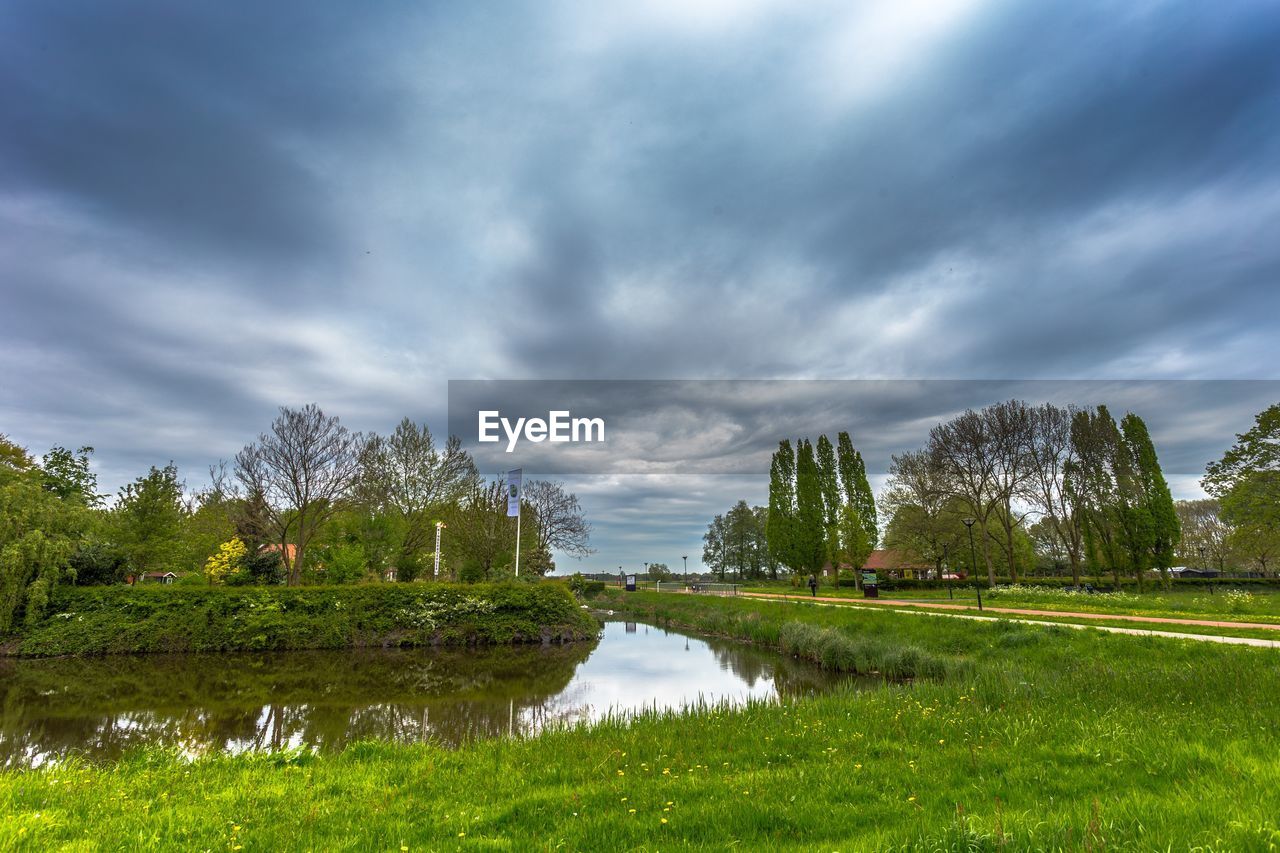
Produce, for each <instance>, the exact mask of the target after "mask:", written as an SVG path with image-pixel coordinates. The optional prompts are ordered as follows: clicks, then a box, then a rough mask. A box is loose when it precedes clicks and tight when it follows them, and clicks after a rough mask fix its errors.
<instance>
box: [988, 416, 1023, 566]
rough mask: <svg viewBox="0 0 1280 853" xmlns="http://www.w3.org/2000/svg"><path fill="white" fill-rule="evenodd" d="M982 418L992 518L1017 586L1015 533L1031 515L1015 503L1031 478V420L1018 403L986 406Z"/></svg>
mask: <svg viewBox="0 0 1280 853" xmlns="http://www.w3.org/2000/svg"><path fill="white" fill-rule="evenodd" d="M981 416H982V419H983V420H984V421H985V422H986V429H987V434H988V435H989V436H990V439H991V448H992V450H993V452H994V459H995V465H994V466H993V469H992V480H991V483H992V486H993V487H994V503H995V512H994V513H993V516H994V518H995V519H996V521H998V522H999V524H1000V536H999V541H1000V547H1001V548H1002V549H1003V550H1004V552H1005V562H1006V563H1007V565H1008V566H1009V577H1010V580H1012V581H1013V582H1014V583H1017V582H1018V564H1019V562H1020V560H1019V557H1018V546H1019V543H1018V539H1017V536H1016V534H1015V532H1014V531H1015V530H1017V529H1018V528H1020V527H1021V526H1022V522H1023V521H1024V520H1025V519H1026V518H1027V516H1028V515H1029V514H1030V513H1029V509H1028V508H1026V507H1022V506H1020V505H1019V502H1018V499H1019V498H1021V497H1022V496H1023V495H1024V494H1025V493H1026V491H1027V483H1028V481H1029V480H1030V479H1031V476H1032V449H1033V444H1034V441H1033V416H1032V413H1031V409H1030V408H1028V407H1027V404H1026V403H1024V402H1022V401H1021V400H1008V401H1006V402H1003V403H996V404H994V405H991V406H987V407H986V408H985V409H983V410H982V412H981ZM988 535H989V534H988Z"/></svg>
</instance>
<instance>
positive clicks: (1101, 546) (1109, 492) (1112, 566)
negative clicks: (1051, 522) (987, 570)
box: [1064, 406, 1123, 589]
mask: <svg viewBox="0 0 1280 853" xmlns="http://www.w3.org/2000/svg"><path fill="white" fill-rule="evenodd" d="M1120 443H1121V442H1120V430H1119V428H1117V427H1116V422H1115V419H1114V418H1112V417H1111V413H1110V412H1109V411H1108V410H1107V407H1106V406H1098V408H1097V410H1096V411H1079V412H1076V413H1075V415H1074V416H1073V417H1072V420H1071V446H1072V453H1073V459H1072V460H1070V461H1069V462H1068V463H1067V464H1066V465H1065V466H1064V467H1065V477H1066V480H1065V484H1064V487H1065V489H1066V491H1067V495H1068V500H1069V501H1070V503H1071V508H1072V514H1073V515H1074V516H1075V517H1076V518H1077V519H1079V523H1080V526H1081V531H1082V534H1083V538H1084V555H1085V560H1086V563H1087V564H1088V565H1089V567H1090V568H1091V569H1092V570H1093V572H1094V574H1095V575H1099V574H1101V573H1102V571H1104V570H1110V571H1111V572H1112V573H1113V574H1114V576H1115V582H1116V588H1117V589H1118V588H1119V586H1120V569H1121V565H1122V564H1123V556H1122V554H1123V543H1122V534H1121V530H1120V523H1119V522H1120V519H1119V510H1120V507H1121V498H1120V487H1119V484H1118V483H1117V478H1116V472H1115V463H1116V459H1117V457H1118V455H1119V453H1120V450H1119V447H1120Z"/></svg>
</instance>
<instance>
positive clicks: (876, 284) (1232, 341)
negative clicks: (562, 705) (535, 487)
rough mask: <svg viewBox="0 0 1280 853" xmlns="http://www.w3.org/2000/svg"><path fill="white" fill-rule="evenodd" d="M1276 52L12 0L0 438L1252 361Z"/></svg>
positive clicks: (1154, 20) (775, 19) (1253, 372)
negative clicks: (689, 384)
mask: <svg viewBox="0 0 1280 853" xmlns="http://www.w3.org/2000/svg"><path fill="white" fill-rule="evenodd" d="M1277 41H1280V9H1277V8H1276V7H1275V6H1274V4H1270V3H1265V2H1260V1H1259V0H1252V2H1250V1H1249V0H1247V1H1246V2H1243V3H1239V4H1233V5H1232V6H1230V8H1224V7H1219V6H1214V7H1212V8H1210V7H1208V6H1205V5H1203V4H1197V3H1193V2H1190V0H1165V2H1142V3H1132V4H1128V5H1126V6H1125V7H1124V8H1122V9H1117V8H1116V6H1115V5H1114V4H1108V3H1101V2H1081V3H1070V4H1055V3H1036V2H1033V3H1011V2H1005V0H984V2H979V1H978V0H949V2H946V3H939V2H928V3H914V2H913V3H897V4H893V5H892V6H891V7H886V6H884V5H883V4H873V3H855V4H848V3H834V2H831V3H828V2H818V3H812V4H804V5H796V4H785V3H777V2H770V0H759V2H753V3H750V4H746V5H743V4H736V3H735V4H728V3H698V4H688V3H683V4H682V3H671V2H667V1H666V0H655V2H650V3H641V4H629V5H626V6H625V7H624V6H618V5H607V4H606V5H601V4H594V5H593V4H582V3H568V2H562V3H558V4H550V5H549V4H532V3H528V4H512V5H508V6H504V7H503V8H502V9H500V10H499V9H493V8H486V7H482V6H455V7H439V8H436V7H429V6H423V5H421V4H412V3H407V2H396V0H379V2H372V3H365V4H361V5H360V6H358V7H349V8H347V7H316V6H315V5H314V4H310V3H303V2H298V1H297V0H292V1H290V0H284V1H283V2H276V3H272V4H270V5H268V6H263V7H257V6H254V7H250V6H248V5H246V4H234V3H233V4H220V5H216V6H189V5H187V6H175V5H173V4H164V3H157V2H153V0H132V2H123V3H116V4H112V6H110V7H109V8H108V7H104V6H102V5H100V4H95V3H92V2H88V0H81V2H74V0H73V2H64V3H58V4H48V3H38V2H19V3H16V4H13V5H11V6H10V7H9V8H7V9H6V10H5V13H4V20H3V25H2V26H0V75H2V76H3V79H4V80H5V83H6V85H5V86H3V87H0V124H2V125H3V126H4V127H5V128H6V131H7V132H6V133H5V134H3V135H0V294H2V296H0V298H2V299H3V302H2V303H0V368H3V370H4V375H5V377H6V378H5V382H4V383H3V385H0V428H2V429H3V430H4V431H5V432H7V433H10V434H12V435H14V436H15V437H16V438H18V439H19V440H20V441H23V442H24V443H27V444H29V445H31V446H32V447H33V448H34V449H36V450H37V451H43V450H44V449H45V448H46V447H48V446H49V445H51V444H53V443H65V444H79V443H91V444H94V445H95V446H97V447H98V457H97V458H98V465H99V466H100V471H101V473H102V475H103V479H104V482H105V483H108V484H109V485H110V486H112V487H115V486H118V485H120V483H122V482H124V481H126V480H128V479H130V478H131V477H132V476H133V475H134V474H136V473H138V472H140V471H141V470H143V469H145V467H146V466H147V465H150V464H159V463H163V462H165V461H167V459H169V458H174V459H175V460H176V461H177V462H178V463H179V465H180V466H181V467H183V469H184V470H185V471H187V472H188V473H189V474H192V477H193V479H196V475H195V474H194V472H198V471H201V470H203V468H204V466H206V465H207V464H208V463H209V462H211V461H214V460H215V459H216V458H218V457H220V456H225V455H227V454H228V453H229V452H233V451H234V449H235V448H237V447H238V446H240V445H241V444H242V443H243V442H244V441H246V440H248V439H249V438H250V437H251V436H252V435H254V434H256V432H257V431H259V430H260V429H262V428H263V427H264V426H265V425H266V423H267V422H268V421H269V420H270V417H271V415H272V413H273V412H274V409H275V407H276V406H277V405H279V404H284V403H300V402H305V401H311V400H314V401H317V402H319V403H321V404H322V405H323V406H325V407H326V408H327V409H329V410H330V411H333V412H335V413H337V414H339V415H341V416H343V418H344V420H346V421H348V422H350V424H351V425H352V426H354V427H356V428H360V429H378V430H382V431H386V430H389V429H390V428H391V427H392V426H393V425H394V423H395V422H396V421H398V420H399V418H400V417H402V416H404V415H406V414H407V415H410V416H412V417H415V418H418V419H428V420H430V421H432V422H433V423H434V424H435V425H437V431H439V426H438V425H439V424H440V423H442V422H443V419H444V416H445V389H446V384H445V383H446V381H447V380H449V379H459V378H533V379H545V378H593V379H610V380H612V379H668V378H717V379H735V378H780V379H794V378H833V377H834V378H875V377H889V378H916V379H924V378H955V379H1007V378H1019V377H1021V378H1032V379H1043V378H1092V379H1126V378H1128V379H1142V378H1148V379H1149V378H1198V379H1206V378H1224V379H1230V378H1252V379H1265V378H1274V377H1275V376H1276V374H1275V368H1274V365H1275V364H1276V363H1277V358H1276V356H1277V352H1276V345H1275V341H1276V340H1277V339H1280V321H1278V320H1277V319H1276V318H1277V317H1280V311H1278V310H1277V309H1280V289H1278V288H1276V287H1275V282H1276V280H1277V275H1278V274H1280V246H1277V244H1276V242H1275V241H1274V239H1271V235H1272V234H1274V233H1276V232H1277V230H1278V229H1280V170H1278V169H1277V165H1280V143H1277V140H1280V133H1277V130H1278V129H1280V102H1278V101H1277V100H1276V99H1275V97H1274V83H1273V81H1274V80H1276V79H1280V52H1277V51H1275V49H1274V45H1275V44H1276V43H1277ZM939 402H942V401H939ZM886 405H887V404H886ZM909 410H910V406H909V405H908V404H906V403H904V404H903V411H904V412H908V413H909ZM717 411H718V409H717ZM885 411H886V412H890V410H889V409H888V408H886V409H885ZM1236 414H1238V413H1237V412H1236V411H1235V410H1234V409H1233V410H1232V418H1231V419H1234V418H1235V416H1236ZM925 417H926V415H923V414H920V413H916V414H913V415H910V417H909V418H907V419H906V420H898V421H895V420H894V419H893V418H892V417H885V418H884V419H883V420H882V422H883V423H884V424H886V425H887V426H885V429H886V431H887V434H889V435H892V436H893V437H894V438H895V440H896V438H897V437H898V436H899V435H900V434H903V433H912V434H914V433H916V432H918V431H919V428H920V427H921V425H922V420H921V419H923V418H925ZM1193 420H1194V419H1193ZM1226 420H1229V419H1223V420H1222V422H1221V425H1222V426H1223V427H1224V428H1226ZM732 422H733V423H738V421H736V420H734V421H732ZM889 424H896V426H888V425H889ZM693 426H694V424H692V423H691V422H690V421H689V418H688V415H687V414H686V416H685V417H684V418H683V419H682V418H672V419H671V420H670V421H669V422H664V424H662V428H664V429H671V430H672V431H673V432H672V433H671V434H670V436H667V438H672V437H674V438H680V437H682V436H688V435H692V430H693ZM800 426H802V425H801V424H799V423H796V422H795V421H794V419H793V418H790V417H789V416H788V415H787V414H786V413H785V410H783V411H782V412H781V414H780V415H779V414H778V413H776V412H775V416H772V417H769V418H765V417H759V418H756V417H748V418H743V419H741V424H740V429H739V431H738V432H734V433H728V434H723V435H722V434H720V433H716V435H717V439H718V440H719V441H720V443H721V444H722V445H723V446H724V447H726V448H730V449H734V448H739V447H752V448H754V447H756V446H757V443H758V444H763V443H764V437H765V436H766V435H771V434H773V433H775V432H777V431H779V430H782V431H783V432H789V433H796V432H798V431H799V427H800ZM1243 426H1247V424H1244V425H1240V424H1234V425H1233V426H1232V427H1231V428H1230V429H1232V430H1238V429H1240V428H1243ZM1212 428H1214V425H1213V424H1211V423H1204V424H1203V425H1202V426H1201V427H1200V429H1201V435H1208V430H1210V429H1212ZM652 432H653V435H652V437H651V440H660V439H662V438H663V437H664V436H663V434H662V433H661V432H660V430H659V429H658V428H657V426H655V428H654V430H653V431H652ZM887 443H892V442H887ZM681 447H682V449H681V451H680V452H685V448H684V446H683V445H682V446H681ZM641 449H642V448H641ZM687 452H688V453H689V454H690V455H691V456H693V455H696V454H697V453H699V452H701V451H700V450H699V449H698V448H697V447H695V446H693V445H692V444H690V445H689V446H688V447H687ZM1197 452H1199V451H1197ZM1193 455H1194V454H1193ZM1187 458H1188V462H1187V463H1186V465H1187V466H1190V467H1194V466H1193V465H1192V462H1191V461H1190V460H1191V457H1190V456H1188V457H1187ZM1179 464H1182V463H1179ZM1197 464H1198V463H1197ZM670 494H674V492H672V493H670ZM744 496H745V495H744ZM672 505H678V504H672ZM618 509H619V511H621V509H622V507H618ZM649 529H650V530H651V532H652V535H653V536H654V537H657V538H656V539H655V540H654V541H661V537H662V536H663V534H662V532H661V529H660V527H659V526H658V525H652V526H651V527H650V528H649ZM602 542H604V543H605V544H603V545H602V546H601V551H602V554H603V552H604V551H605V550H606V549H607V547H608V545H607V542H605V540H602ZM680 547H681V548H684V547H691V546H687V545H682V546H680Z"/></svg>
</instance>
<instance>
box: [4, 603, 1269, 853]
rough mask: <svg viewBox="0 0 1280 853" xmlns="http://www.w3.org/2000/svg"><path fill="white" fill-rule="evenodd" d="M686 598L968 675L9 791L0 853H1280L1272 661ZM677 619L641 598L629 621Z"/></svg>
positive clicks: (135, 765) (105, 775)
mask: <svg viewBox="0 0 1280 853" xmlns="http://www.w3.org/2000/svg"><path fill="white" fill-rule="evenodd" d="M689 598H690V599H692V600H693V602H694V603H696V604H698V605H699V606H700V607H701V608H702V609H703V610H705V613H706V616H707V618H708V619H717V618H718V619H722V620H725V623H726V624H728V622H730V621H734V620H736V621H738V622H740V623H742V624H754V625H758V626H761V627H759V630H761V631H765V632H769V631H772V630H773V628H772V627H770V626H771V625H773V624H776V622H777V620H780V619H782V618H783V617H785V619H786V620H787V621H794V622H799V623H802V624H804V625H808V626H810V627H812V628H814V629H822V630H826V629H831V630H833V631H836V632H839V633H840V634H842V635H844V636H846V637H848V638H850V639H856V638H860V637H867V636H873V637H876V638H878V640H879V641H880V642H882V643H884V644H886V645H894V644H901V645H905V646H914V647H918V648H919V649H920V650H921V651H923V652H925V653H927V654H929V655H933V656H937V657H938V658H939V659H941V660H944V661H960V662H962V663H963V665H962V666H960V667H958V668H957V669H955V670H954V671H950V672H948V673H947V674H946V675H944V676H943V677H942V678H940V679H918V680H916V681H915V682H914V683H912V684H910V685H903V684H896V683H892V682H888V683H886V685H885V686H884V687H883V688H882V689H878V690H870V691H868V690H861V691H848V692H841V693H835V694H830V695H827V696H823V697H819V698H816V699H811V700H803V701H796V702H787V703H783V704H781V705H778V704H756V705H752V706H750V707H746V708H743V709H740V710H736V711H723V710H715V709H704V710H695V711H692V712H689V713H683V714H675V713H671V714H667V713H664V714H650V715H645V716H642V717H641V718H639V719H637V720H635V721H633V722H632V723H630V724H623V723H620V722H608V721H606V722H604V723H601V724H597V725H595V726H593V727H590V728H584V729H571V730H566V731H553V732H549V733H546V734H544V735H542V736H541V737H538V738H535V739H530V740H509V739H496V740H488V741H482V742H477V743H473V744H469V745H466V746H464V747H462V748H461V749H458V750H453V751H450V750H445V749H441V748H437V747H432V746H391V745H385V744H381V745H373V744H367V745H359V746H355V747H352V748H350V749H348V750H346V751H345V752H343V753H341V754H338V755H332V756H313V755H310V754H299V753H295V752H280V753H271V754H265V755H241V756H236V757H227V756H212V757H208V758H201V759H197V760H195V761H194V762H191V761H187V760H183V759H182V758H180V757H178V756H176V755H174V754H172V753H168V752H164V751H157V750H150V751H143V752H140V753H136V754H134V755H132V757H127V758H125V759H124V760H122V761H120V762H118V763H111V764H108V765H105V766H102V767H94V766H91V765H89V764H87V763H69V764H63V765H59V766H54V767H48V768H44V769H40V770H34V771H22V772H6V773H2V774H0V815H4V817H3V818H0V848H5V849H9V848H16V849H31V850H37V849H49V848H51V847H57V846H59V845H73V846H78V847H81V848H84V849H93V848H94V846H95V844H101V845H103V846H106V847H117V846H120V845H121V844H125V843H127V845H128V846H130V847H132V848H137V849H160V848H174V847H177V848H185V849H215V848H216V849H235V848H236V846H237V845H240V846H242V847H243V849H245V850H254V849H280V848H283V849H296V848H301V847H308V848H324V849H339V850H341V849H351V850H355V849H379V850H402V849H406V848H407V849H410V850H418V849H456V848H459V847H473V846H474V847H501V846H508V847H509V846H516V847H522V848H542V847H561V846H562V847H565V848H567V849H632V848H637V847H646V848H651V849H652V848H657V847H661V848H663V849H672V848H703V849H708V848H709V849H722V848H725V847H730V846H737V847H739V848H741V849H780V848H791V849H815V850H818V849H826V850H830V849H843V850H855V849H864V850H887V849H904V848H911V849H929V850H950V849H981V850H985V849H999V848H1005V849H1067V850H1085V849H1091V850H1100V849H1164V848H1177V849H1187V848H1192V847H1200V848H1203V849H1219V850H1252V849H1267V848H1268V846H1269V845H1272V844H1275V843H1276V842H1277V840H1280V822H1277V820H1276V817H1275V816H1276V815H1277V814H1280V765H1278V764H1277V762H1276V761H1275V759H1274V756H1275V755H1276V754H1277V750H1280V722H1277V720H1276V719H1275V715H1274V713H1273V712H1272V709H1274V708H1275V707H1277V706H1278V705H1280V678H1277V675H1280V653H1277V652H1275V651H1272V650H1261V649H1248V648H1236V647H1223V646H1208V645H1206V644H1197V643H1191V642H1180V641H1169V640H1154V639H1148V638H1141V637H1131V636H1125V635H1113V634H1102V633H1099V632H1095V631H1089V630H1085V631H1073V630H1067V629H1057V628H1039V627H1031V626H1024V625H1019V624H1016V623H1011V622H1008V621H1005V620H1000V621H993V622H975V621H971V620H961V619H922V618H919V617H917V616H912V615H904V614H894V613H885V612H880V611H875V612H869V611H865V610H860V609H852V608H850V609H841V608H832V607H825V608H823V607H814V606H812V605H803V604H789V605H786V606H783V605H780V604H777V603H773V602H750V601H741V600H739V601H733V600H721V599H712V598H709V597H704V596H698V597H696V598H695V597H692V596H690V597H689ZM655 599H658V600H656V601H655ZM664 600H666V599H665V598H664V597H660V596H656V595H645V594H643V593H638V594H635V595H634V596H632V597H631V598H630V603H629V604H628V605H627V606H628V609H632V608H633V607H634V608H635V609H636V610H639V609H642V608H643V609H651V608H662V607H665V606H667V605H665V604H664V603H663V602H664ZM682 606H687V605H682ZM753 614H754V617H755V618H752V616H753ZM654 665H655V666H675V662H673V661H665V660H657V661H655V662H654ZM126 840H127V841H126Z"/></svg>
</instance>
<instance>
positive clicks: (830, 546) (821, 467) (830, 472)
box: [817, 435, 842, 586]
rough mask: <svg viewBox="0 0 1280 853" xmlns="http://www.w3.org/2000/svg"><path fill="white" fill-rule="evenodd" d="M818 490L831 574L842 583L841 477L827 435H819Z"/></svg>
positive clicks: (836, 580) (837, 582)
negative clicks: (839, 526)
mask: <svg viewBox="0 0 1280 853" xmlns="http://www.w3.org/2000/svg"><path fill="white" fill-rule="evenodd" d="M817 463H818V490H819V492H820V493H821V494H822V524H823V539H824V540H825V541H826V543H827V558H828V559H829V560H830V561H831V575H832V577H833V578H834V582H835V583H836V585H837V586H838V585H839V583H840V554H839V551H840V532H839V529H838V525H839V523H840V514H841V513H840V508H841V506H842V501H841V500H840V477H839V473H838V472H837V471H836V451H835V448H834V447H833V446H832V445H831V440H830V439H828V438H827V437H826V436H825V435H820V436H818V455H817Z"/></svg>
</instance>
